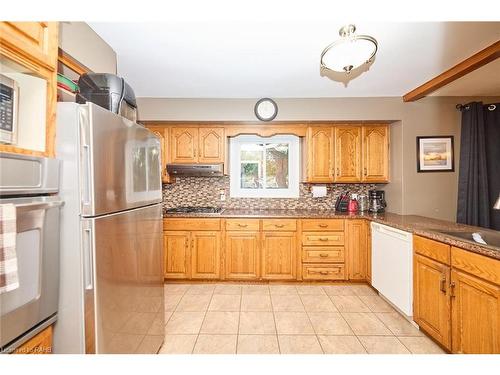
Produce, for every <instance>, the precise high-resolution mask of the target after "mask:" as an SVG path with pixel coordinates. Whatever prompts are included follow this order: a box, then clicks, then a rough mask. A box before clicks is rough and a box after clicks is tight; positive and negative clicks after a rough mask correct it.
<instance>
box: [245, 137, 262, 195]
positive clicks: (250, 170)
mask: <svg viewBox="0 0 500 375" xmlns="http://www.w3.org/2000/svg"><path fill="white" fill-rule="evenodd" d="M263 152H264V145H263V144H259V143H247V144H243V145H241V150H240V161H241V179H240V181H241V188H242V189H262V187H263V186H262V181H263V180H262V177H263V176H262V174H263V173H264V172H263V168H262V167H263V165H262V163H263Z"/></svg>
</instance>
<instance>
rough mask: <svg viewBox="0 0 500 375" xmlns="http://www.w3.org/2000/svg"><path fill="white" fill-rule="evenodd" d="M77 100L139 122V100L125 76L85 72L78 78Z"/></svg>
mask: <svg viewBox="0 0 500 375" xmlns="http://www.w3.org/2000/svg"><path fill="white" fill-rule="evenodd" d="M78 87H79V89H80V92H79V93H77V94H76V102H77V103H79V104H85V103H87V101H89V102H92V103H95V104H97V105H98V106H100V107H103V108H105V109H107V110H109V111H111V112H113V113H116V114H117V115H120V116H123V117H125V118H127V119H129V120H130V121H132V122H137V102H136V100H135V94H134V90H133V89H132V87H130V86H129V85H128V84H127V83H126V82H125V80H124V79H123V78H121V77H118V76H116V75H114V74H109V73H85V74H82V75H81V76H80V79H79V80H78Z"/></svg>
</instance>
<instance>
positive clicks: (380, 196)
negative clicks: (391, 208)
mask: <svg viewBox="0 0 500 375" xmlns="http://www.w3.org/2000/svg"><path fill="white" fill-rule="evenodd" d="M368 197H369V200H370V201H369V203H368V211H369V212H384V210H385V208H386V207H387V203H386V202H385V191H383V190H369V191H368Z"/></svg>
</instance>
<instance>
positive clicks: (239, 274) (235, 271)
mask: <svg viewBox="0 0 500 375" xmlns="http://www.w3.org/2000/svg"><path fill="white" fill-rule="evenodd" d="M259 252H260V248H259V232H226V246H225V256H224V263H225V270H226V275H225V276H226V279H228V280H255V279H258V278H259V276H260V272H259Z"/></svg>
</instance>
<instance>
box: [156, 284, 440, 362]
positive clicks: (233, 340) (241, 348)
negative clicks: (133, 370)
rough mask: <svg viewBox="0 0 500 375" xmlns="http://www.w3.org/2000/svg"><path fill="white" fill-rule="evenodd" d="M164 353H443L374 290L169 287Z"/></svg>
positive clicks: (277, 286)
mask: <svg viewBox="0 0 500 375" xmlns="http://www.w3.org/2000/svg"><path fill="white" fill-rule="evenodd" d="M165 314H166V317H165V318H166V319H165V320H166V324H165V343H164V345H163V347H162V348H161V349H160V354H189V353H193V354H236V353H237V354H279V353H281V354H323V353H325V354H366V353H369V354H371V353H373V354H399V353H400V354H411V353H414V354H439V353H444V352H443V351H442V350H441V349H440V348H439V347H438V346H437V345H436V344H434V343H433V342H432V341H431V340H430V339H429V338H427V337H426V336H425V335H424V334H422V333H421V332H420V331H419V330H418V329H417V328H416V327H414V326H413V325H412V324H410V323H409V322H408V321H406V320H405V319H404V318H403V317H402V316H401V315H400V314H399V313H398V312H396V311H395V310H394V309H393V308H392V307H391V306H390V305H389V304H387V303H386V302H385V301H384V300H383V299H382V298H380V297H379V296H378V295H377V294H376V292H375V291H374V290H373V289H372V288H371V287H369V286H368V285H290V284H287V285H281V284H270V285H249V284H166V285H165Z"/></svg>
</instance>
